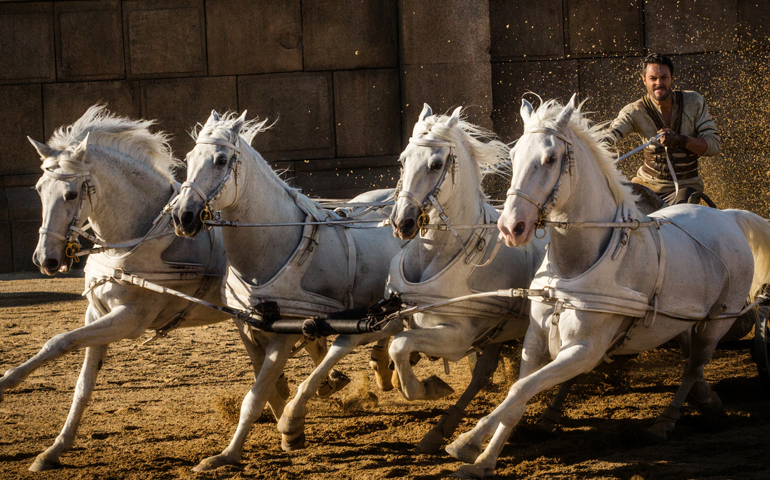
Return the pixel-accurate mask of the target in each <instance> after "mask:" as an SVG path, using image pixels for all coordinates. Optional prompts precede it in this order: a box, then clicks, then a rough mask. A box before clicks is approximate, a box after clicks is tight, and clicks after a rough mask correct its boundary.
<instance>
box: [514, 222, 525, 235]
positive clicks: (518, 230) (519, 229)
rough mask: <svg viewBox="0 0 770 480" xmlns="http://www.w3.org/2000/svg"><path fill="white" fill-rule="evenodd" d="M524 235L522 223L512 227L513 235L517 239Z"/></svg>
mask: <svg viewBox="0 0 770 480" xmlns="http://www.w3.org/2000/svg"><path fill="white" fill-rule="evenodd" d="M522 233H524V222H519V223H517V224H516V226H514V227H513V234H514V235H516V236H517V237H518V236H519V235H521V234H522Z"/></svg>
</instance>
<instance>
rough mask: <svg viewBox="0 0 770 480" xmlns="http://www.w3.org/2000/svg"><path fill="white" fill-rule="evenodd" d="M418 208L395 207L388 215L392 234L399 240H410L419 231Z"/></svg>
mask: <svg viewBox="0 0 770 480" xmlns="http://www.w3.org/2000/svg"><path fill="white" fill-rule="evenodd" d="M419 216H420V210H419V209H417V208H416V207H413V206H411V205H410V206H408V207H406V208H403V209H396V210H394V211H393V214H392V215H391V216H390V225H391V227H392V228H393V236H394V237H396V238H400V239H401V240H411V239H413V238H414V237H416V236H417V232H419V231H420V225H418V218H419Z"/></svg>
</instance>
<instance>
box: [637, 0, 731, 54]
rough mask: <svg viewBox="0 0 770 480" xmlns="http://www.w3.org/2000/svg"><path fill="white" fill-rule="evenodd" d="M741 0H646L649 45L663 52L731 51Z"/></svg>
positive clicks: (646, 26) (645, 18)
mask: <svg viewBox="0 0 770 480" xmlns="http://www.w3.org/2000/svg"><path fill="white" fill-rule="evenodd" d="M737 28H738V2H737V1H735V0H733V1H724V0H679V1H676V2H674V1H671V0H646V2H645V5H644V29H645V38H646V43H647V45H646V47H647V50H649V51H650V52H657V53H663V54H676V53H680V54H682V53H698V52H718V51H729V50H733V49H734V48H735V37H736V33H737Z"/></svg>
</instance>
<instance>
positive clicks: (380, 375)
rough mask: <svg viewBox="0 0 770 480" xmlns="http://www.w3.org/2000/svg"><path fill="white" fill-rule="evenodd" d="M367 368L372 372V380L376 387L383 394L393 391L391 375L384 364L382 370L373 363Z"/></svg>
mask: <svg viewBox="0 0 770 480" xmlns="http://www.w3.org/2000/svg"><path fill="white" fill-rule="evenodd" d="M369 368H371V369H372V370H374V379H375V381H376V382H377V387H378V388H379V389H380V390H381V391H383V392H389V391H391V390H393V382H392V374H391V373H390V370H388V365H387V364H385V368H384V369H380V365H379V364H378V363H377V362H375V361H371V362H369Z"/></svg>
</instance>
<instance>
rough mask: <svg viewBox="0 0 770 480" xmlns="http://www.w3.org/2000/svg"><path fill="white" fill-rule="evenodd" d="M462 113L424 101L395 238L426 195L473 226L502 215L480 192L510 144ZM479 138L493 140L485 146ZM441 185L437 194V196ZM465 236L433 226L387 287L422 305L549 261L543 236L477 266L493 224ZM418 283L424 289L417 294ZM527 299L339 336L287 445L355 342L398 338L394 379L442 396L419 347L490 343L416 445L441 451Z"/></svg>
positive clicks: (464, 348) (410, 389) (306, 385)
mask: <svg viewBox="0 0 770 480" xmlns="http://www.w3.org/2000/svg"><path fill="white" fill-rule="evenodd" d="M460 110H461V109H459V108H458V109H457V110H455V112H454V114H453V115H452V116H451V117H448V116H443V115H433V112H432V111H431V109H430V107H429V106H428V105H425V107H424V108H423V110H422V112H421V113H420V117H419V121H418V122H417V124H416V125H415V127H414V131H413V134H412V139H411V140H410V145H409V146H408V147H407V148H406V150H404V152H403V153H402V154H401V164H402V167H403V171H402V175H401V179H400V181H399V187H398V188H397V199H396V205H395V207H394V210H393V213H392V215H391V223H392V225H393V232H394V235H396V236H397V237H399V238H401V239H405V240H410V239H412V238H414V237H415V236H416V234H417V232H418V231H419V227H418V217H420V215H421V213H422V211H423V208H422V202H423V199H427V197H428V195H437V197H438V198H437V200H436V201H437V202H440V205H443V208H444V210H443V211H445V212H446V214H447V215H449V217H450V218H451V222H453V223H456V224H464V225H476V224H484V223H486V224H490V223H491V224H494V223H495V222H496V221H497V216H498V214H497V212H495V210H494V208H492V206H491V205H489V204H488V203H487V202H486V195H485V194H484V192H483V190H482V189H481V179H482V175H483V174H482V170H483V169H494V168H495V167H496V166H497V165H498V164H500V163H503V162H505V161H506V160H507V158H508V151H509V148H508V146H507V145H506V144H504V143H502V142H500V141H498V140H492V137H493V136H494V135H493V134H491V133H490V132H486V131H485V130H483V129H481V128H479V127H476V126H474V125H471V124H470V123H467V122H465V121H463V120H460ZM482 139H485V140H491V141H489V142H486V143H485V142H482V141H481V140H482ZM439 189H440V193H436V190H439ZM409 198H412V199H413V201H412V203H409V202H408V199H409ZM425 201H426V202H427V200H425ZM415 202H416V205H415ZM425 210H427V211H430V216H429V220H428V221H429V222H431V223H433V224H440V223H443V220H442V219H441V218H440V217H439V212H438V211H437V209H436V208H434V207H433V206H432V205H431V206H428V207H427V208H425ZM459 237H460V238H459V242H462V246H461V245H460V243H459V242H458V241H457V240H456V239H455V238H454V237H453V235H452V234H451V233H450V232H449V231H438V230H430V231H428V233H426V235H425V236H422V237H419V238H418V239H416V240H413V241H411V242H410V243H409V244H408V245H407V246H406V247H405V248H403V249H402V250H401V251H400V252H399V253H398V255H397V256H396V257H395V258H394V259H393V262H392V263H391V265H390V276H389V279H388V284H389V287H388V288H389V290H394V289H395V290H399V291H398V293H402V294H404V299H406V300H407V302H408V303H409V304H414V303H415V302H417V303H419V305H426V304H429V303H433V302H434V301H437V300H439V299H442V298H450V297H453V296H460V295H462V294H468V293H472V292H471V290H470V289H473V291H479V290H490V289H502V288H510V287H511V286H512V285H517V286H520V287H525V286H527V285H529V283H530V282H531V280H532V277H533V275H534V272H535V269H536V268H537V265H539V264H540V262H541V261H542V259H543V254H544V249H543V246H544V245H545V243H543V242H537V244H536V245H534V246H528V247H524V248H519V249H504V250H503V251H501V252H500V254H499V255H497V256H496V257H495V258H494V260H492V262H491V263H490V265H489V266H487V267H484V268H481V269H478V270H477V269H476V263H473V262H478V263H483V262H484V261H485V260H487V259H490V257H491V256H492V252H493V250H495V247H496V246H497V242H496V239H497V229H494V230H490V229H487V230H484V229H483V228H477V229H475V230H462V233H461V234H459ZM464 250H466V251H467V252H464ZM466 253H467V254H468V255H469V256H470V259H471V261H466V260H467V259H468V258H469V257H468V256H466ZM458 275H459V276H458ZM412 282H414V283H412ZM394 284H397V285H398V288H395V287H394ZM415 288H421V289H422V290H420V291H419V292H415V291H414V290H415ZM388 293H389V292H386V294H388ZM522 303H523V301H522V300H521V299H517V300H515V301H513V300H511V301H505V300H504V301H499V300H497V299H492V300H491V301H481V302H475V303H471V304H461V306H459V307H444V308H442V309H440V310H439V311H438V312H436V313H429V314H428V313H426V314H418V315H416V316H415V317H416V318H415V320H413V321H412V322H411V327H412V329H411V330H409V331H407V332H402V333H399V332H401V331H402V330H403V327H402V325H401V321H400V320H393V321H391V322H390V323H389V324H388V326H387V327H386V328H385V329H384V330H382V331H380V332H374V333H369V334H366V335H351V336H340V337H339V338H338V339H337V340H335V342H334V344H333V345H332V346H331V347H330V348H329V354H328V355H327V357H326V358H325V359H324V360H323V362H321V364H320V365H319V366H318V368H317V369H316V370H315V371H314V372H313V374H312V375H311V376H309V377H308V378H307V379H306V380H305V382H303V383H302V385H300V387H299V389H298V391H297V395H296V396H295V397H294V398H293V399H292V400H291V401H290V402H289V403H288V404H287V405H286V408H285V409H284V411H283V416H282V417H281V420H280V421H279V422H278V429H279V430H280V431H281V432H282V433H283V435H284V444H285V445H286V444H289V445H290V446H291V447H292V448H298V447H299V446H301V440H302V439H304V425H305V416H306V415H307V412H308V409H307V401H308V400H309V399H310V398H312V396H313V392H314V391H315V389H316V388H317V383H318V382H319V381H320V380H321V379H322V378H325V376H326V372H328V371H329V369H331V368H332V366H334V365H335V364H336V363H337V362H338V361H339V360H340V359H341V358H342V357H344V356H345V355H347V354H348V353H349V352H351V351H352V350H353V349H354V348H355V347H357V346H359V345H363V344H366V343H369V342H372V341H376V340H380V339H382V338H386V337H388V336H391V335H396V336H395V337H394V339H393V342H392V345H391V347H390V354H391V355H392V356H393V359H394V360H395V366H396V369H397V371H398V374H399V375H398V376H397V375H394V378H395V379H396V380H395V381H394V383H397V382H398V379H400V380H401V391H402V393H403V394H404V396H405V397H406V398H407V399H409V400H428V399H437V398H441V397H444V396H446V395H449V394H450V393H452V389H451V387H449V386H448V385H447V384H446V383H444V382H443V381H442V380H441V379H440V378H438V377H435V376H434V377H431V378H429V379H427V380H425V381H423V382H419V381H418V380H417V379H416V377H415V376H414V373H412V365H411V363H410V357H411V355H412V353H413V352H414V353H417V352H422V353H425V354H427V355H430V356H433V357H442V358H447V359H449V360H452V361H457V360H460V359H461V358H463V357H464V356H465V355H467V354H468V352H469V351H471V350H473V348H474V346H477V347H479V348H481V347H483V348H484V351H483V354H482V355H481V357H480V359H479V361H478V363H477V367H476V368H475V369H474V377H473V380H472V381H471V385H470V386H469V387H468V390H467V391H466V392H465V394H463V396H462V397H461V399H460V400H459V401H458V403H457V405H455V406H454V407H450V409H449V411H448V412H447V414H445V415H444V416H443V417H442V418H441V420H440V421H439V424H438V425H437V426H436V427H434V429H433V430H431V432H430V433H429V434H428V435H426V438H425V439H423V441H422V442H421V443H420V450H421V451H424V452H434V451H436V450H438V449H439V448H440V447H441V445H443V443H444V439H445V438H447V437H449V436H451V434H452V432H453V431H454V429H455V428H456V426H457V424H458V423H459V422H460V420H461V419H462V412H463V410H464V408H465V407H466V406H467V404H468V403H469V402H470V400H471V399H473V397H474V396H475V395H476V393H478V391H479V390H480V389H481V388H482V387H483V386H484V384H485V383H486V381H487V380H488V378H489V376H490V375H491V373H492V372H493V371H494V370H495V367H496V365H497V359H498V354H499V351H500V346H501V345H502V343H501V342H502V341H505V340H510V339H512V338H522V337H523V336H524V332H525V331H526V329H527V326H528V325H529V317H528V316H527V313H528V309H527V308H526V306H525V305H523V304H522ZM492 337H494V339H493V338H492Z"/></svg>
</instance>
